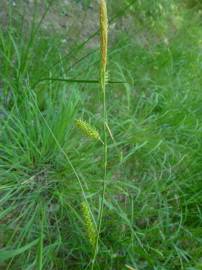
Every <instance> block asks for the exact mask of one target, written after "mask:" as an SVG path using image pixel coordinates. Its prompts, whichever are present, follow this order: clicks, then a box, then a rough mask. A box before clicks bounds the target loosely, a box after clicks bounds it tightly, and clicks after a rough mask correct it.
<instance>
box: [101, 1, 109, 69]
mask: <svg viewBox="0 0 202 270" xmlns="http://www.w3.org/2000/svg"><path fill="white" fill-rule="evenodd" d="M107 46H108V18H107V5H106V1H105V0H100V50H101V71H102V73H105V71H106V67H107Z"/></svg>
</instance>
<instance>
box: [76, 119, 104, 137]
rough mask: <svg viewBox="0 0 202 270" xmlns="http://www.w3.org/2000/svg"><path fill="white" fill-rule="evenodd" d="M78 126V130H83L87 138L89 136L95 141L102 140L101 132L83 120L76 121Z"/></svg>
mask: <svg viewBox="0 0 202 270" xmlns="http://www.w3.org/2000/svg"><path fill="white" fill-rule="evenodd" d="M76 126H77V128H79V129H80V130H81V132H82V133H83V134H84V135H85V136H87V137H89V138H91V139H93V140H101V139H100V135H99V132H98V131H97V130H96V129H95V128H94V127H92V126H91V125H90V124H88V123H87V122H86V121H84V120H82V119H78V120H76Z"/></svg>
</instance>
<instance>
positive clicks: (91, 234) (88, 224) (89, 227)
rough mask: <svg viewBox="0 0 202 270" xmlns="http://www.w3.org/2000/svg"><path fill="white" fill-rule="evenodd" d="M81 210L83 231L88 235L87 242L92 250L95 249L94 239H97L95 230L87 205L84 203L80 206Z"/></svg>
mask: <svg viewBox="0 0 202 270" xmlns="http://www.w3.org/2000/svg"><path fill="white" fill-rule="evenodd" d="M81 208H82V214H83V218H84V222H85V229H86V232H87V235H88V240H89V243H90V244H91V246H92V248H95V247H96V238H97V233H96V228H95V224H94V222H93V219H92V216H91V213H90V209H89V206H88V204H87V203H86V202H85V201H84V202H82V204H81Z"/></svg>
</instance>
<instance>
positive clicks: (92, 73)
mask: <svg viewBox="0 0 202 270" xmlns="http://www.w3.org/2000/svg"><path fill="white" fill-rule="evenodd" d="M126 2H127V1H126ZM126 2H125V3H124V4H127V3H126ZM156 2H158V4H161V5H162V8H163V10H164V9H166V13H163V15H162V14H161V13H160V14H159V13H158V16H157V15H156V16H153V17H152V16H151V15H150V14H148V7H149V6H150V5H151V10H153V9H156ZM156 2H155V1H152V3H150V2H148V1H146V0H145V1H143V4H144V5H143V4H142V5H137V4H134V6H131V7H130V9H128V10H125V13H124V12H123V11H124V4H123V3H122V5H120V10H118V9H117V7H114V6H113V5H114V2H113V3H112V1H109V14H110V18H112V17H116V23H117V24H118V23H119V22H121V19H122V18H121V17H123V16H125V18H126V17H127V15H131V16H132V20H131V28H132V31H131V32H130V33H129V34H128V33H127V34H126V33H124V31H123V33H117V35H116V37H115V39H116V41H117V42H115V43H112V44H111V45H110V49H109V66H108V69H109V75H110V80H111V81H124V82H127V83H120V84H108V85H107V88H106V93H107V95H106V103H107V113H108V124H109V127H110V132H109V133H108V138H107V139H108V167H107V175H106V193H105V198H104V209H103V210H104V211H103V219H102V226H101V232H100V239H99V250H98V254H97V257H96V262H95V264H94V269H100V270H101V269H106V270H108V269H117V270H124V269H127V267H126V265H128V266H131V267H133V268H134V269H137V270H151V269H152V270H179V269H184V270H200V269H202V258H201V254H202V237H201V235H202V210H201V205H202V192H201V190H202V182H201V178H202V172H201V162H202V155H201V153H202V140H201V138H202V128H201V126H202V114H201V109H200V108H201V104H202V95H201V84H202V77H201V62H202V54H201V52H202V28H201V15H200V12H198V8H199V7H198V6H194V1H192V3H191V1H190V4H189V5H187V6H186V5H182V4H181V3H180V1H179V3H178V2H177V1H176V2H175V3H174V4H175V6H174V7H170V6H169V7H168V2H167V1H156ZM164 2H165V3H164ZM171 2H172V1H171ZM186 2H188V1H186ZM87 3H88V1H86V4H85V5H88V4H87ZM149 3H150V4H149ZM171 4H173V2H172V3H171ZM53 5H54V3H53ZM193 6H194V7H193ZM51 8H52V7H51V6H50V9H51ZM137 10H138V14H139V17H138V16H137V17H136V13H137ZM160 10H161V8H160ZM48 11H49V10H48V9H47V10H46V11H45V14H46V13H48ZM139 11H141V13H139ZM157 11H158V10H157ZM157 11H156V12H157ZM14 12H15V11H14V10H13V9H11V10H10V17H9V18H10V21H9V24H8V26H7V29H3V28H2V30H1V32H0V60H1V71H0V89H1V95H0V119H1V128H0V153H1V154H0V178H1V180H0V210H1V211H0V269H5V270H16V269H19V270H21V269H22V270H42V269H44V270H46V269H53V270H56V269H57V270H62V269H75V270H76V269H91V265H92V258H93V251H92V247H91V243H90V241H89V237H88V233H87V231H86V224H85V218H84V217H83V212H82V203H83V201H87V202H88V204H89V209H90V215H91V219H92V222H94V224H96V225H98V222H99V215H100V211H101V204H102V184H103V172H104V164H103V145H102V143H101V142H100V141H92V140H90V139H89V138H86V137H84V136H82V134H81V133H80V132H79V131H78V129H77V128H76V125H75V120H76V119H80V118H82V119H85V120H86V121H87V122H88V123H91V125H92V126H94V127H95V128H96V129H97V130H98V131H99V133H100V135H101V138H102V139H103V138H104V131H103V116H102V113H103V110H102V94H101V93H100V90H99V84H98V83H96V82H94V83H78V82H65V81H52V80H43V79H44V78H46V79H47V78H51V77H52V78H60V79H61V78H66V79H69V80H74V81H76V80H85V81H86V82H87V81H92V80H93V81H94V80H95V81H96V80H98V76H99V58H100V56H99V48H95V49H89V48H86V47H85V44H88V41H86V42H85V41H83V40H81V41H80V40H76V42H75V45H74V46H71V50H70V52H66V48H63V45H62V42H61V40H62V39H63V38H64V33H60V32H57V33H55V32H54V31H53V32H49V31H46V30H43V29H42V28H41V24H43V21H39V20H38V18H37V14H35V16H34V17H33V20H32V23H31V24H30V25H29V28H28V29H27V30H26V31H21V29H22V25H23V18H21V17H20V16H19V17H18V18H17V20H14ZM45 14H44V15H45ZM117 14H118V15H117ZM141 14H143V15H144V16H143V15H142V16H141ZM116 15H117V16H116ZM15 17H16V16H15ZM193 18H194V19H193ZM151 21H153V23H151ZM110 35H112V34H111V33H110ZM143 35H144V38H143ZM93 36H94V34H93V33H92V37H93ZM97 38H98V36H97Z"/></svg>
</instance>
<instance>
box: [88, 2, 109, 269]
mask: <svg viewBox="0 0 202 270" xmlns="http://www.w3.org/2000/svg"><path fill="white" fill-rule="evenodd" d="M107 48H108V17H107V5H106V1H105V0H100V53H101V58H100V90H101V93H102V102H103V129H104V144H103V147H104V149H103V150H104V153H103V161H104V175H103V186H102V198H101V205H100V211H99V219H98V230H97V238H96V245H95V251H94V257H93V260H92V267H91V269H92V270H93V269H94V265H95V261H96V257H97V254H98V252H99V238H100V232H101V227H102V218H103V210H104V198H105V192H106V179H107V162H108V146H107V126H108V123H107V122H108V121H107V104H106V78H107V76H106V74H107Z"/></svg>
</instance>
